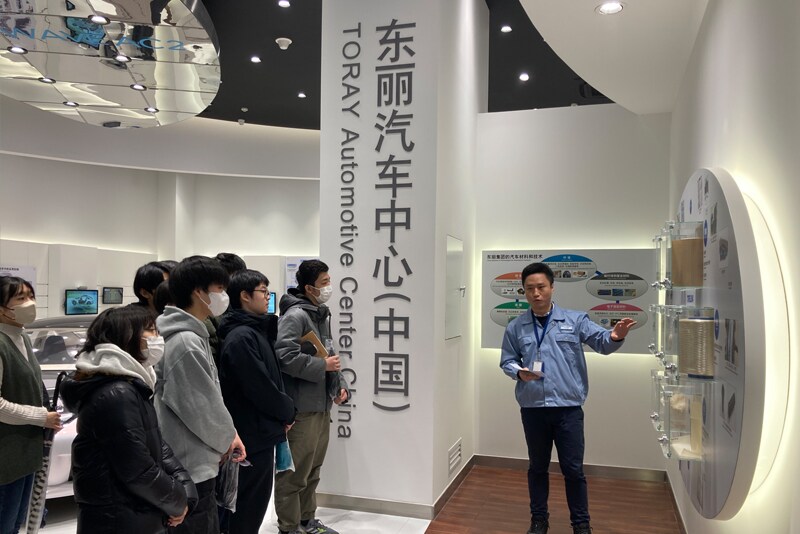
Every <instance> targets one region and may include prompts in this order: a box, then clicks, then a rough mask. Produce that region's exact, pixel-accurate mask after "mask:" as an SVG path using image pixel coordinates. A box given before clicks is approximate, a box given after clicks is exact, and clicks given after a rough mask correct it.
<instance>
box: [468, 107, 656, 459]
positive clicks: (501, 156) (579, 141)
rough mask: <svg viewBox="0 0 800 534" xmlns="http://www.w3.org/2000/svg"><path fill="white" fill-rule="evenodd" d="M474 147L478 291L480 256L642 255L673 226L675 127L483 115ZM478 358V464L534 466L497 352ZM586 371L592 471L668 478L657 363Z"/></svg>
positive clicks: (608, 111) (590, 117)
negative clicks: (656, 400) (622, 251)
mask: <svg viewBox="0 0 800 534" xmlns="http://www.w3.org/2000/svg"><path fill="white" fill-rule="evenodd" d="M478 147H479V151H478V156H477V173H478V187H477V199H478V204H477V217H476V228H477V231H476V236H477V237H476V239H477V242H476V247H475V248H476V254H475V256H474V258H473V259H474V261H475V268H474V270H475V273H476V277H475V279H474V281H473V283H472V284H471V285H472V286H473V287H476V288H477V287H480V284H481V280H480V270H481V266H480V262H481V256H480V254H481V252H482V251H483V250H489V249H570V248H647V247H650V246H652V244H651V239H652V237H653V235H655V233H656V232H657V231H658V229H659V228H661V226H662V225H663V223H664V221H665V220H666V219H667V218H668V213H669V212H668V209H667V207H668V201H667V197H668V185H667V184H668V180H669V176H668V161H669V116H668V115H650V116H641V117H640V116H637V115H634V114H632V113H630V112H628V111H626V110H625V109H623V108H621V107H619V106H616V105H613V104H609V105H597V106H586V107H570V108H560V109H544V110H532V111H518V112H510V113H491V114H481V115H480V117H479V118H478ZM654 276H655V273H654ZM555 299H556V300H558V286H556V293H555ZM478 320H479V319H478ZM478 320H476V321H475V323H474V325H473V328H474V329H475V330H476V331H479V330H480V325H479V323H478ZM477 346H479V345H477ZM476 354H477V368H476V372H477V375H478V391H477V402H478V422H477V430H478V438H477V452H478V453H479V454H482V455H489V456H504V457H513V458H527V450H526V448H525V440H524V437H523V434H522V426H521V423H520V419H519V408H518V405H517V403H516V401H515V399H514V384H513V382H512V381H511V380H509V379H508V378H507V377H506V376H505V375H503V373H502V372H501V371H500V368H499V367H498V364H499V361H500V351H499V350H498V349H476ZM587 361H588V366H589V376H590V380H589V381H590V392H589V398H588V400H587V402H586V405H585V406H584V409H585V411H586V422H585V432H586V455H585V460H586V463H587V464H594V465H608V466H622V467H634V468H649V469H664V461H663V458H662V457H661V454H660V451H659V448H658V444H657V443H656V441H655V436H654V433H653V430H652V427H651V425H650V422H649V419H648V413H649V399H650V389H649V388H650V383H649V380H650V378H649V373H650V369H651V368H653V367H655V365H656V360H655V359H654V358H653V357H652V356H650V355H649V354H648V355H637V354H620V355H612V356H600V355H597V354H594V353H588V354H587Z"/></svg>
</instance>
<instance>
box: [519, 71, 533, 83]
mask: <svg viewBox="0 0 800 534" xmlns="http://www.w3.org/2000/svg"><path fill="white" fill-rule="evenodd" d="M519 79H520V80H522V81H523V82H527V81H528V80H530V79H531V77H530V76H529V75H528V73H527V72H523V73H522V74H520V75H519Z"/></svg>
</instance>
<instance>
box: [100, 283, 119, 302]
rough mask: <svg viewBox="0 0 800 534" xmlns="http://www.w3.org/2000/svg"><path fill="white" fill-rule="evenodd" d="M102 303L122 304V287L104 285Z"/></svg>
mask: <svg viewBox="0 0 800 534" xmlns="http://www.w3.org/2000/svg"><path fill="white" fill-rule="evenodd" d="M103 304H122V288H121V287H104V288H103Z"/></svg>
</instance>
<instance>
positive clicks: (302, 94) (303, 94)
mask: <svg viewBox="0 0 800 534" xmlns="http://www.w3.org/2000/svg"><path fill="white" fill-rule="evenodd" d="M305 97H306V94H305V93H304V92H303V91H300V92H299V93H297V98H305Z"/></svg>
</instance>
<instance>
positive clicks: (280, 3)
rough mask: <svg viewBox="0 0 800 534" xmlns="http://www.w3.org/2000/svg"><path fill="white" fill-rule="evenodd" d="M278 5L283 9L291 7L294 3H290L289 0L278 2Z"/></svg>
mask: <svg viewBox="0 0 800 534" xmlns="http://www.w3.org/2000/svg"><path fill="white" fill-rule="evenodd" d="M278 5H279V6H281V7H289V6H291V5H292V3H291V2H289V0H278Z"/></svg>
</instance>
